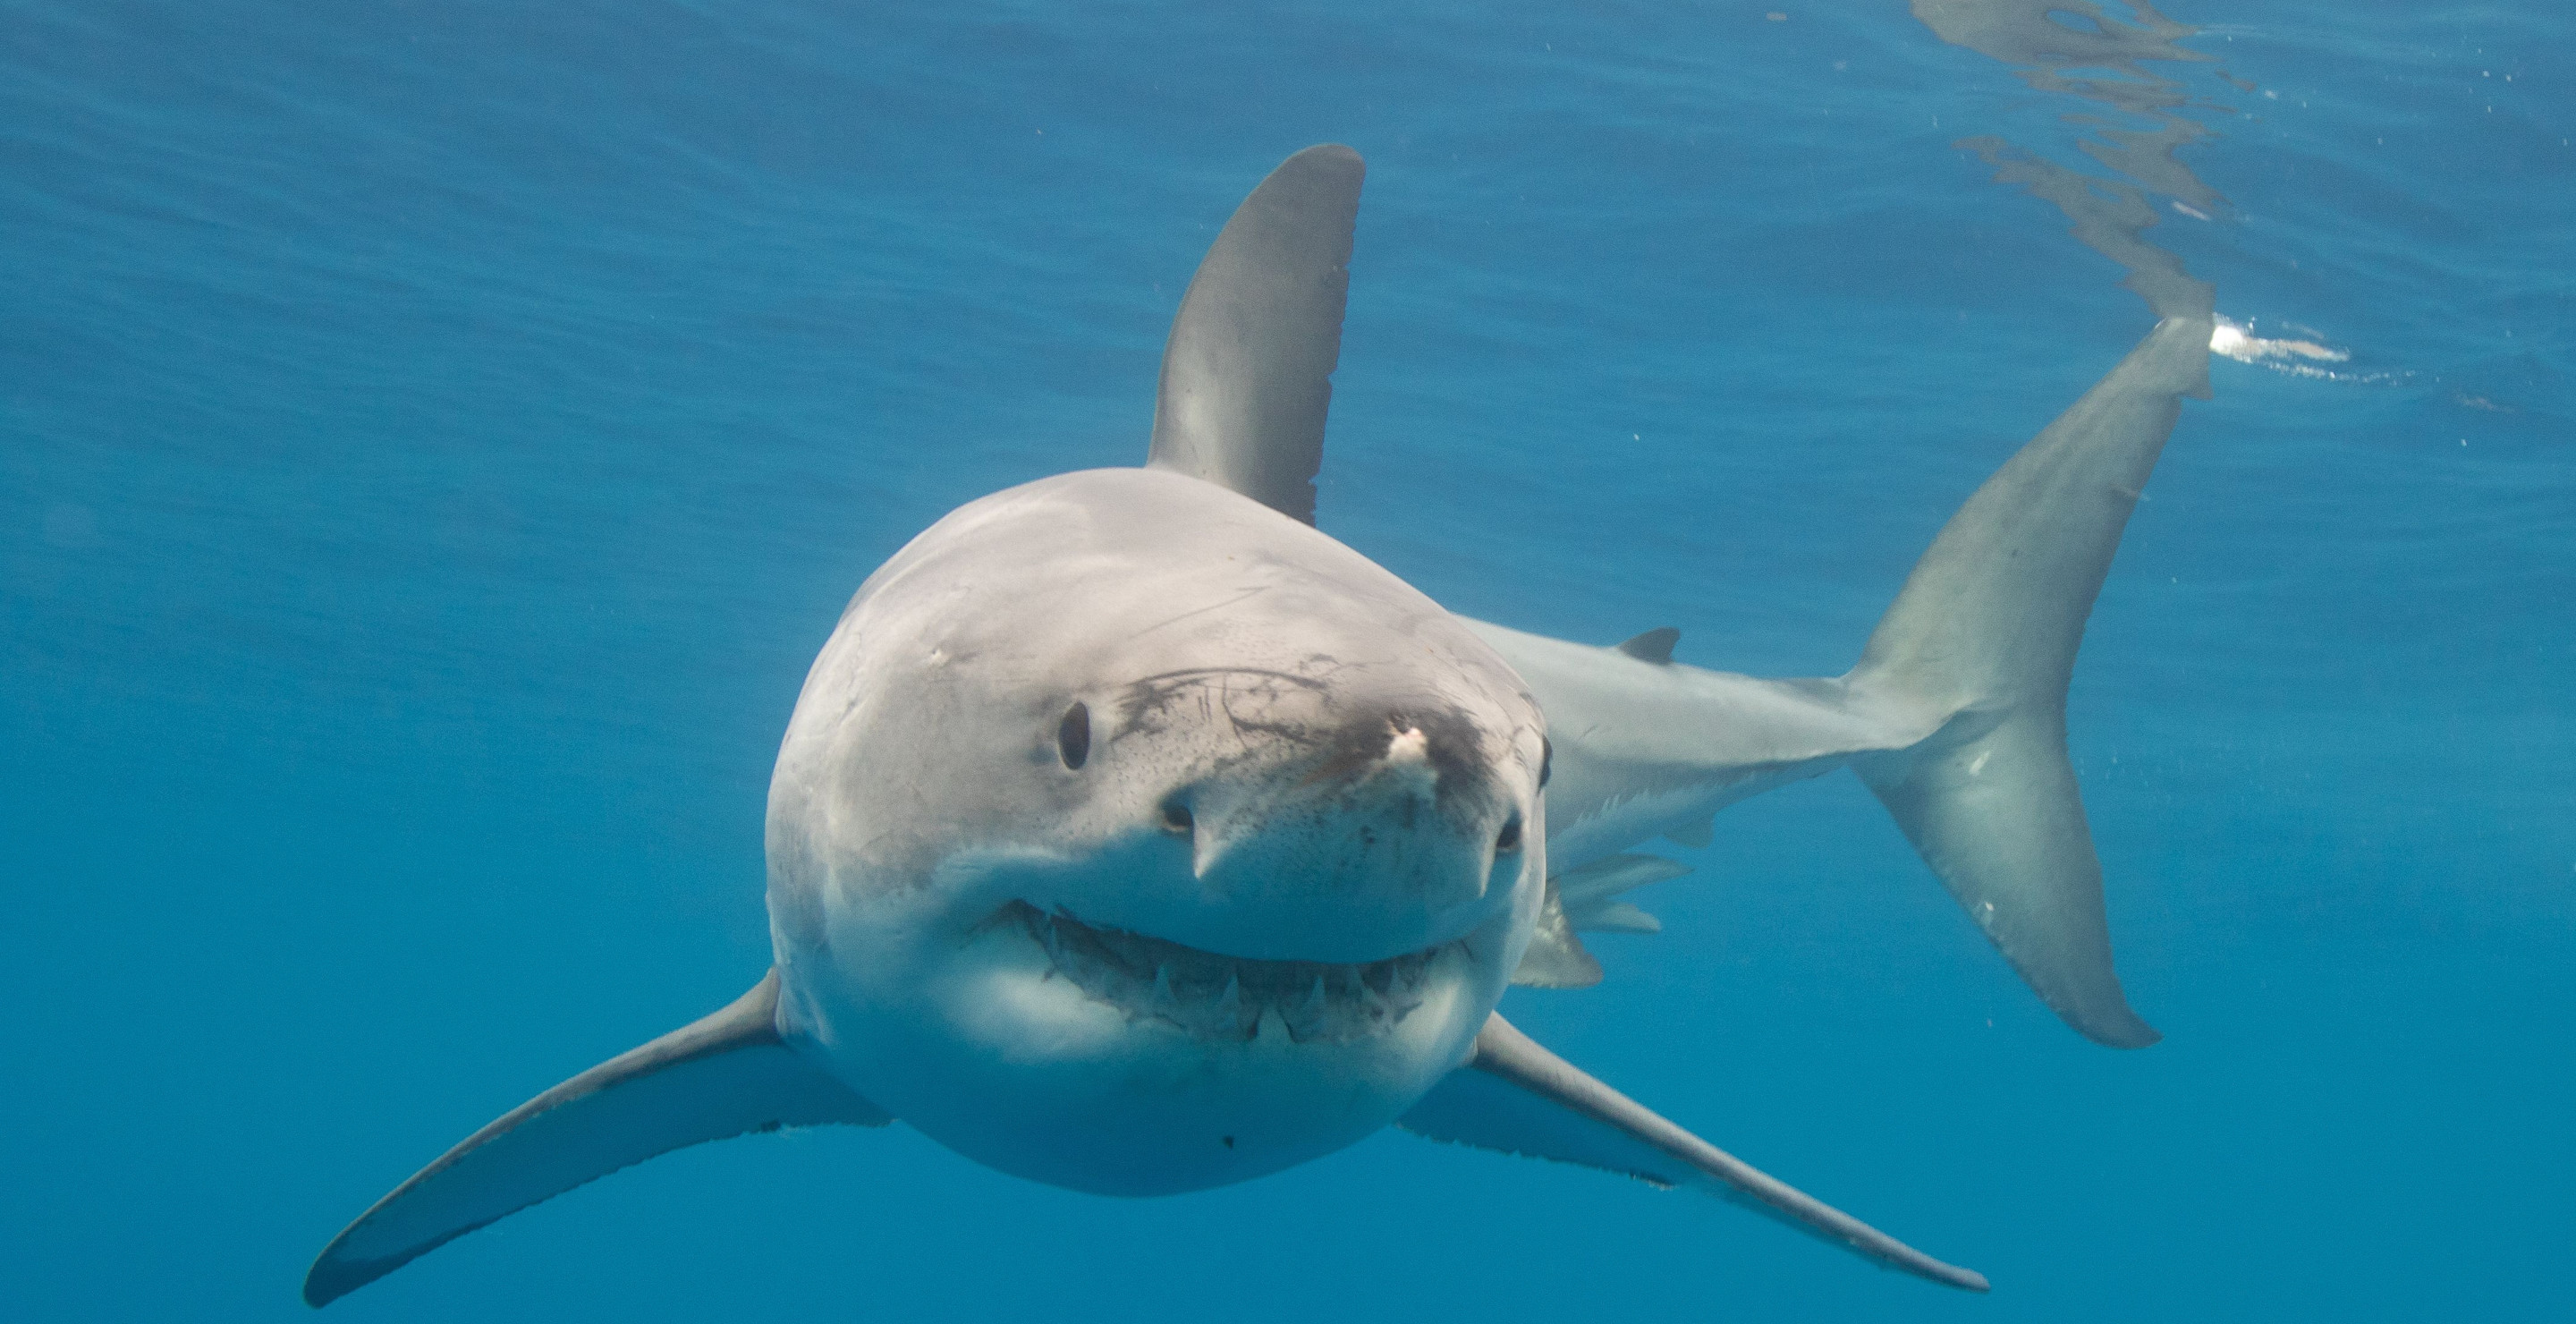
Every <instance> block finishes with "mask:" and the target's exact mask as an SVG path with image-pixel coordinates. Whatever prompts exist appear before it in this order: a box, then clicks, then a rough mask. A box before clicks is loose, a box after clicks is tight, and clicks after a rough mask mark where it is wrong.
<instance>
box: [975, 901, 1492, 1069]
mask: <svg viewBox="0 0 2576 1324" xmlns="http://www.w3.org/2000/svg"><path fill="white" fill-rule="evenodd" d="M994 918H995V919H997V920H1000V921H1004V922H1016V923H1018V924H1019V925H1021V926H1022V927H1024V928H1026V929H1027V930H1028V933H1029V936H1030V937H1031V938H1032V939H1034V940H1036V942H1037V944H1038V946H1040V947H1041V948H1044V949H1045V950H1046V953H1047V955H1048V956H1049V957H1050V958H1052V959H1053V960H1054V962H1055V968H1054V969H1053V970H1051V971H1049V972H1048V974H1049V977H1053V976H1056V975H1061V976H1063V977H1064V978H1065V980H1066V981H1067V982H1069V983H1071V984H1073V985H1074V986H1075V987H1077V988H1079V989H1081V990H1082V991H1083V992H1084V993H1085V994H1088V995H1089V996H1090V997H1091V998H1092V999H1093V1000H1094V1001H1097V1002H1104V1003H1107V1004H1108V1005H1110V1006H1112V1007H1115V1008H1117V1009H1118V1010H1119V1011H1121V1012H1123V1013H1125V1014H1126V1016H1127V1018H1128V1019H1129V1020H1131V1021H1139V1020H1156V1021H1162V1022H1164V1023H1166V1024H1169V1025H1173V1026H1177V1027H1179V1028H1180V1029H1182V1030H1186V1031H1188V1032H1189V1033H1191V1034H1193V1035H1196V1036H1198V1037H1200V1038H1203V1039H1219V1040H1236V1041H1243V1040H1250V1039H1252V1038H1254V1037H1255V1036H1257V1035H1258V1034H1260V1033H1261V1030H1262V1026H1263V1023H1264V1022H1265V1021H1268V1022H1270V1023H1271V1024H1272V1025H1273V1026H1274V1027H1275V1028H1274V1032H1285V1033H1286V1034H1287V1036H1288V1038H1289V1040H1290V1041H1291V1042H1294V1043H1300V1044H1307V1043H1325V1044H1335V1043H1347V1042H1349V1041H1351V1040H1355V1039H1365V1038H1368V1037H1370V1036H1372V1035H1375V1034H1379V1033H1382V1032H1384V1031H1385V1030H1387V1029H1389V1028H1390V1027H1392V1026H1394V1025H1395V1024H1396V1023H1397V1022H1398V1021H1401V1020H1403V1019H1404V1018H1405V1017H1406V1016H1407V1015H1408V1014H1410V1013H1411V1012H1412V1011H1413V1009H1414V1008H1416V1007H1419V1006H1421V1005H1422V1003H1423V1000H1424V998H1425V997H1426V996H1427V994H1428V986H1429V984H1430V982H1431V976H1432V973H1433V971H1434V969H1435V968H1436V967H1437V966H1438V965H1439V964H1440V962H1441V961H1442V959H1443V958H1444V957H1450V956H1452V955H1453V954H1454V955H1455V956H1456V957H1458V958H1461V959H1470V960H1472V959H1473V957H1472V956H1470V955H1469V953H1468V951H1467V946H1466V942H1465V941H1464V940H1463V939H1462V940H1460V941H1457V942H1451V943H1444V944H1442V945H1441V946H1438V947H1433V948H1430V949H1427V950H1424V951H1419V952H1409V953H1407V954H1405V955H1403V956H1394V957H1389V958H1387V959H1385V960H1383V961H1369V962H1365V963H1363V964H1358V965H1336V964H1333V963H1330V962H1325V961H1262V960H1254V959H1252V958H1249V957H1241V956H1220V955H1218V954H1216V953H1214V952H1203V951H1200V950H1199V949H1197V948H1195V947H1184V946H1182V945H1181V944H1179V943H1176V942H1167V941H1165V940H1163V939H1161V938H1152V937H1147V936H1146V935H1144V934H1141V933H1130V932H1128V931H1126V930H1124V929H1112V928H1104V927H1099V926H1096V925H1091V924H1085V923H1083V922H1082V921H1080V920H1077V919H1075V918H1074V917H1072V916H1071V915H1067V914H1064V913H1063V912H1061V911H1058V912H1056V913H1054V914H1049V913H1047V912H1046V911H1043V910H1040V909H1038V908H1037V907H1035V906H1033V905H1030V904H1029V903H1027V902H1025V901H1014V902H1012V903H1010V904H1009V905H1007V906H1005V907H1003V908H1002V913H1001V914H1000V915H997V916H995V917H994Z"/></svg>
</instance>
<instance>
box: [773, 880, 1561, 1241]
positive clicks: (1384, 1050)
mask: <svg viewBox="0 0 2576 1324" xmlns="http://www.w3.org/2000/svg"><path fill="white" fill-rule="evenodd" d="M1541 890H1542V889H1541V888H1540V887H1539V886H1537V885H1536V884H1535V883H1534V882H1532V881H1530V880H1529V877H1528V875H1527V874H1524V875H1523V877H1522V878H1521V879H1519V880H1515V882H1514V883H1513V885H1511V886H1510V887H1508V888H1507V889H1505V890H1504V892H1503V893H1502V894H1500V895H1497V896H1496V897H1495V898H1494V901H1495V902H1496V904H1494V905H1492V906H1491V907H1489V908H1487V909H1486V910H1485V911H1484V913H1482V914H1481V915H1479V916H1477V917H1475V922H1474V926H1473V927H1472V928H1470V929H1469V930H1468V931H1466V932H1465V933H1463V934H1459V935H1458V936H1455V937H1451V938H1448V939H1447V940H1446V941H1441V942H1438V943H1435V944H1433V945H1431V946H1428V947H1422V948H1416V949H1413V950H1410V951H1399V952H1396V953H1395V954H1392V955H1389V956H1385V957H1380V958H1378V959H1375V960H1368V961H1352V962H1333V961H1306V960H1295V959H1285V960H1281V959H1258V958H1243V957H1233V956H1229V955H1225V954H1222V953H1218V952H1211V951H1207V950H1204V949H1201V948H1195V947H1191V946H1188V945H1185V944H1183V943H1180V942H1176V941H1172V940H1170V939H1166V938H1161V937H1156V936H1152V935H1150V934H1148V933H1145V932H1141V931H1139V930H1138V929H1129V928H1123V927H1118V926H1115V925H1112V924H1109V923H1107V922H1105V921H1100V920H1091V919H1077V918H1075V917H1074V916H1073V915H1071V914H1070V913H1068V912H1067V911H1066V910H1065V909H1063V908H1061V907H1049V908H1043V909H1042V908H1040V907H1039V906H1038V905H1036V904H1033V903H1030V902H1027V901H1022V900H1011V901H1006V902H1003V903H1002V904H1000V905H999V906H998V907H994V908H991V909H985V910H983V911H982V912H981V914H980V917H979V918H977V919H976V920H975V921H974V922H972V923H965V924H958V923H957V922H956V921H954V920H952V921H950V923H949V924H938V923H931V924H925V925H921V926H919V927H913V926H895V927H894V928H891V929H890V928H888V927H881V926H877V925H866V926H861V925H853V924H843V925H836V926H835V927H836V929H837V930H838V931H839V935H840V936H843V937H846V938H848V939H850V940H851V941H850V942H848V943H847V944H844V943H843V942H838V941H836V942H834V943H833V944H832V947H833V949H834V950H833V951H832V952H831V953H830V955H829V956H827V957H825V960H827V961H828V962H829V963H830V965H831V967H832V971H831V975H830V976H827V977H825V978H820V979H807V978H801V977H800V972H799V971H797V970H796V969H794V968H792V967H782V974H783V975H784V976H785V977H786V979H787V980H788V981H789V984H790V985H791V987H794V986H802V989H803V990H804V992H803V995H802V996H801V997H800V998H799V1000H800V1001H801V1002H802V1004H803V1008H804V1010H803V1011H802V1012H801V1014H799V1015H798V1017H797V1019H798V1020H799V1021H802V1022H803V1024H804V1028H805V1030H806V1035H807V1041H808V1044H809V1051H811V1052H813V1053H815V1055H816V1056H817V1057H818V1058H819V1059H820V1060H821V1061H822V1062H823V1063H824V1064H825V1065H826V1066H827V1068H828V1069H830V1070H832V1071H833V1073H834V1074H835V1075H837V1076H839V1077H840V1078H841V1079H842V1080H843V1082H844V1083H846V1084H848V1085H849V1086H850V1087H851V1088H853V1089H857V1090H860V1091H862V1092H864V1094H865V1097H867V1098H869V1099H871V1100H874V1101H876V1102H878V1103H880V1104H881V1105H883V1106H884V1107H885V1108H886V1109H887V1110H888V1111H890V1112H892V1113H894V1114H895V1115H896V1116H899V1117H901V1118H902V1119H903V1120H904V1121H905V1122H906V1123H907V1124H909V1125H911V1126H912V1127H914V1128H915V1129H917V1130H919V1131H921V1132H922V1133H923V1134H924V1135H927V1136H929V1137H930V1138H931V1139H933V1140H936V1141H938V1142H939V1143H941V1144H943V1145H945V1146H947V1147H948V1148H950V1149H953V1150H955V1151H957V1152H958V1153H960V1154H963V1155H964V1156H966V1157H967V1158H970V1159H973V1160H975V1161H976V1162H978V1163H982V1164H984V1165H985V1166H987V1167H991V1168H995V1169H998V1170H1000V1171H1003V1172H1007V1173H1010V1174H1012V1175H1014V1176H1019V1177H1025V1178H1028V1179H1030V1180H1033V1181H1040V1182H1045V1183H1047V1184H1049V1185H1053V1186H1062V1187H1068V1188H1071V1189H1074V1190H1082V1191H1090V1192H1095V1193H1099V1194H1105V1195H1129V1196H1146V1195H1171V1194H1179V1193H1182V1192H1186V1191H1194V1190H1204V1189H1207V1188H1209V1187H1215V1186H1224V1185H1230V1184H1232V1183H1235V1182H1239V1181H1248V1180H1250V1179H1252V1178H1255V1177H1260V1176H1264V1175H1267V1174H1269V1173H1272V1172H1277V1171H1280V1170H1282V1169H1285V1168H1289V1167H1293V1166H1295V1165H1297V1164H1299V1163H1303V1162H1306V1161H1307V1160H1309V1159H1314V1158H1319V1157H1322V1156H1323V1155H1325V1154H1329V1153H1331V1152H1333V1151H1334V1150H1337V1149H1341V1148H1343V1147H1344V1146H1346V1145H1349V1144H1352V1143H1354V1142H1356V1141H1358V1140H1360V1139H1361V1138H1363V1137H1365V1136H1367V1135H1369V1134H1370V1133H1372V1132H1374V1131H1376V1130H1378V1129H1379V1128H1381V1127H1383V1126H1385V1125H1387V1124H1388V1123H1390V1122H1392V1121H1393V1120H1395V1118H1396V1117H1398V1116H1399V1115H1401V1114H1402V1113H1404V1112H1405V1111H1406V1110H1407V1109H1409V1108H1411V1107H1412V1106H1413V1105H1414V1104H1415V1103H1416V1102H1418V1101H1419V1100H1420V1099H1421V1098H1422V1096H1423V1095H1424V1094H1426V1093H1428V1092H1429V1091H1430V1089H1431V1087H1432V1086H1433V1085H1434V1084H1436V1083H1438V1081H1439V1080H1440V1078H1441V1077H1442V1076H1443V1075H1445V1074H1447V1073H1448V1072H1449V1071H1450V1070H1451V1069H1452V1068H1454V1067H1456V1066H1457V1065H1458V1064H1459V1063H1460V1062H1462V1061H1464V1060H1465V1059H1466V1057H1467V1055H1468V1054H1469V1052H1470V1051H1471V1050H1472V1046H1473V1044H1474V1041H1475V1036H1476V1032H1477V1031H1478V1030H1479V1029H1481V1028H1482V1027H1483V1025H1484V1022H1485V1018H1486V1016H1487V1015H1488V1014H1489V1013H1491V1012H1492V1010H1493V1008H1494V1005H1495V1004H1496V1003H1497V1002H1498V1001H1500V1000H1501V997H1502V992H1503V988H1504V986H1505V984H1506V983H1507V982H1508V979H1509V976H1510V972H1511V968H1512V964H1513V962H1515V961H1517V960H1518V959H1519V956H1520V949H1521V947H1522V946H1524V945H1525V944H1526V943H1527V941H1528V934H1529V929H1530V924H1531V922H1532V921H1533V919H1534V918H1535V915H1536V910H1537V902H1538V899H1539V896H1540V893H1541ZM986 904H987V905H988V906H990V905H991V903H990V902H988V903H986ZM951 913H954V912H951ZM851 918H855V917H854V916H847V915H846V914H845V916H844V919H845V920H846V919H851ZM960 918H962V917H960ZM952 925H953V927H952ZM1140 928H1141V926H1140ZM1453 932H1454V930H1453ZM861 948H864V949H866V950H865V951H864V952H863V951H862V950H859V949H861ZM818 955H819V953H818ZM813 973H816V974H820V973H823V972H821V971H814V972H813ZM791 996H796V995H793V994H791Z"/></svg>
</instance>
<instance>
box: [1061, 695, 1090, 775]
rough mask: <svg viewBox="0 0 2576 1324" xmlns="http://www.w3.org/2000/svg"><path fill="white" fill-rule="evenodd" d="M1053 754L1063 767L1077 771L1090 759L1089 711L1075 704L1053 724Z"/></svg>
mask: <svg viewBox="0 0 2576 1324" xmlns="http://www.w3.org/2000/svg"><path fill="white" fill-rule="evenodd" d="M1055 752H1056V754H1057V756H1059V757H1061V758H1062V759H1063V760H1064V766H1066V767H1068V768H1072V769H1075V770H1077V771H1079V770H1080V769H1081V767H1082V765H1083V764H1084V763H1085V762H1086V761H1088V760H1089V759H1090V758H1091V709H1090V708H1088V707H1086V706H1084V705H1083V704H1081V703H1078V702H1077V703H1075V704H1074V705H1073V706H1072V707H1070V708H1067V709H1065V710H1064V720H1063V721H1061V722H1058V723H1056V724H1055Z"/></svg>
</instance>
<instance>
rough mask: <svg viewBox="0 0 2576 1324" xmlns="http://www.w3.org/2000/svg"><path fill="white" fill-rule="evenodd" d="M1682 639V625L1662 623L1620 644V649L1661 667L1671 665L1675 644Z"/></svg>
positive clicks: (1631, 655)
mask: <svg viewBox="0 0 2576 1324" xmlns="http://www.w3.org/2000/svg"><path fill="white" fill-rule="evenodd" d="M1681 641H1682V632H1681V629H1680V627H1678V626H1672V625H1661V626H1657V627H1655V628H1654V629H1652V630H1648V631H1646V632H1645V633H1644V634H1641V635H1638V636H1637V637H1636V638H1634V639H1631V640H1629V641H1628V642H1626V643H1624V644H1621V645H1619V651H1620V652H1622V653H1625V654H1627V655H1628V656H1630V657H1633V658H1635V659H1637V660H1638V661H1640V662H1652V663H1654V664H1655V665H1657V666H1659V667H1661V666H1671V665H1672V662H1673V645H1675V644H1677V643H1680V642H1681Z"/></svg>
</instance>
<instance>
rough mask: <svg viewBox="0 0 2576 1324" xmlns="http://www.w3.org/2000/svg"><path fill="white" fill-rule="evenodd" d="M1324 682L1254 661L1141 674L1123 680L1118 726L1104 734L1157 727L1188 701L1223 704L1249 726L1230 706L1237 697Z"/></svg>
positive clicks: (1317, 688)
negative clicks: (1252, 664) (1266, 667)
mask: <svg viewBox="0 0 2576 1324" xmlns="http://www.w3.org/2000/svg"><path fill="white" fill-rule="evenodd" d="M1324 688H1325V683H1324V681H1323V680H1322V679H1320V678H1318V677H1314V676H1300V675H1297V674H1295V673H1293V672H1287V671H1269V670H1264V669H1261V668H1257V667H1194V668H1191V669H1190V670H1187V671H1166V672H1163V673H1161V674H1160V675H1153V676H1143V677H1139V678H1138V679H1136V680H1133V681H1130V682H1128V685H1127V690H1126V692H1125V693H1124V694H1122V695H1121V696H1120V697H1119V700H1118V728H1119V729H1118V732H1117V734H1116V735H1113V736H1111V737H1110V738H1111V739H1112V740H1115V739H1118V738H1119V737H1121V736H1125V735H1128V734H1130V733H1134V732H1143V731H1154V730H1160V729H1162V728H1163V727H1165V726H1167V725H1170V724H1171V722H1172V721H1173V720H1174V712H1175V710H1177V709H1180V708H1183V707H1184V706H1187V705H1192V704H1195V705H1198V706H1199V707H1201V708H1202V709H1206V708H1223V709H1225V710H1226V712H1227V715H1228V717H1229V718H1230V719H1231V720H1232V721H1234V723H1235V724H1236V725H1237V726H1241V727H1244V728H1245V729H1254V727H1255V725H1256V724H1251V723H1247V722H1246V721H1245V719H1244V718H1243V717H1242V716H1241V715H1240V714H1239V713H1237V712H1236V711H1235V705H1236V704H1237V703H1238V702H1239V701H1241V700H1244V699H1256V700H1257V699H1262V698H1265V697H1275V696H1277V695H1278V694H1280V693H1282V692H1284V691H1287V690H1304V691H1307V692H1310V693H1316V692H1321V691H1322V690H1323V689H1324ZM1264 729H1267V728H1266V727H1264Z"/></svg>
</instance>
